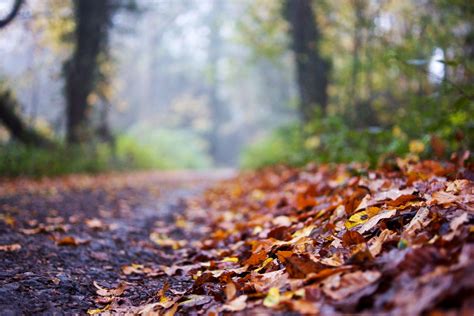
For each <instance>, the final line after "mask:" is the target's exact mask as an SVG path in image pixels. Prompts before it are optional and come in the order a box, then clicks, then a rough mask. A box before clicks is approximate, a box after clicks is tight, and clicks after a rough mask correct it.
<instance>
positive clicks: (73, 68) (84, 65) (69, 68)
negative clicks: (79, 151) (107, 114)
mask: <svg viewBox="0 0 474 316" xmlns="http://www.w3.org/2000/svg"><path fill="white" fill-rule="evenodd" d="M74 14H75V21H76V30H75V49H74V53H73V54H72V56H71V59H70V60H68V61H67V62H66V63H65V75H66V85H65V94H66V103H67V109H66V113H67V126H66V129H67V141H68V143H69V144H76V143H82V142H86V141H88V140H89V138H90V134H91V131H90V130H88V125H89V114H88V112H89V104H88V103H87V98H88V96H89V95H90V94H91V93H92V92H93V91H94V88H95V86H96V84H97V81H98V77H99V61H98V57H99V55H100V53H101V52H103V51H104V49H105V48H106V47H107V35H108V27H109V24H110V17H111V7H110V3H109V0H100V1H98V0H75V1H74Z"/></svg>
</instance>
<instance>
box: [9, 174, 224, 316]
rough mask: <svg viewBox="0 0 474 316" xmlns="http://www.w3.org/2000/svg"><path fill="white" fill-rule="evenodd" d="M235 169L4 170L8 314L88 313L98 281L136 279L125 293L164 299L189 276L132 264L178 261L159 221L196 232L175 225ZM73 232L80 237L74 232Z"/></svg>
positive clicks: (125, 298)
mask: <svg viewBox="0 0 474 316" xmlns="http://www.w3.org/2000/svg"><path fill="white" fill-rule="evenodd" d="M230 174H231V172H229V171H216V172H141V173H135V174H114V175H102V176H96V177H94V176H69V177H64V178H58V179H46V180H41V181H35V180H28V179H26V180H25V179H16V180H0V216H1V217H0V245H11V244H19V245H20V246H21V248H20V249H19V250H16V251H0V315H21V314H45V315H49V314H63V313H66V314H85V313H86V312H87V310H89V309H92V308H97V306H98V303H97V301H96V299H97V295H96V291H97V287H96V286H95V285H94V282H96V284H97V285H99V286H101V287H104V288H115V287H117V286H118V284H119V283H124V284H126V285H127V288H126V290H125V293H124V294H123V295H122V296H121V298H120V301H119V302H118V303H117V304H119V305H124V306H139V305H143V304H146V303H147V302H149V301H152V300H153V299H156V295H157V293H158V291H159V290H160V289H161V288H162V287H163V284H164V283H165V282H168V283H169V284H170V285H171V286H172V287H173V289H178V290H179V289H180V288H182V289H183V290H184V289H186V288H189V287H190V286H191V283H190V281H189V279H185V278H184V277H183V278H181V277H179V276H177V277H167V276H164V275H162V274H160V275H157V276H147V277H143V275H139V274H138V275H137V274H129V275H126V274H124V273H123V270H122V269H123V267H125V266H130V265H132V264H141V265H145V266H147V267H152V268H153V267H158V266H160V265H171V264H172V263H173V261H174V260H175V257H174V256H173V255H172V251H173V250H172V249H168V248H166V247H161V246H159V245H157V244H156V243H154V242H153V241H152V240H150V234H151V233H152V232H153V231H156V230H157V229H158V230H160V229H161V230H166V231H167V232H168V233H169V234H170V236H171V237H176V238H182V239H190V238H196V236H198V235H199V232H198V231H196V232H188V233H186V232H183V231H182V230H180V229H179V228H178V227H175V223H176V220H177V218H179V214H180V213H181V212H183V210H184V208H185V205H186V203H185V199H186V198H187V197H190V196H193V195H196V194H199V193H200V192H201V191H202V190H204V189H205V188H206V187H208V186H210V185H212V184H215V183H216V181H218V180H220V179H222V178H225V177H228V176H229V175H230ZM70 237H72V240H73V242H71V238H70Z"/></svg>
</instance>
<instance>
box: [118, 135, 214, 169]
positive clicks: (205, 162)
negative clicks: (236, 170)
mask: <svg viewBox="0 0 474 316" xmlns="http://www.w3.org/2000/svg"><path fill="white" fill-rule="evenodd" d="M117 153H118V156H119V157H120V159H122V160H124V161H125V162H126V165H131V166H133V167H134V168H136V169H137V168H138V169H150V168H158V169H180V168H181V169H182V168H206V167H209V166H210V165H211V159H210V158H209V156H208V155H207V153H206V148H205V143H204V141H203V140H202V139H200V138H199V137H198V136H197V135H196V134H194V133H191V132H189V131H186V130H175V129H164V128H160V129H150V128H147V127H144V126H137V127H135V128H132V129H131V131H130V132H129V133H128V135H126V136H125V135H124V136H122V137H120V138H119V139H118V142H117Z"/></svg>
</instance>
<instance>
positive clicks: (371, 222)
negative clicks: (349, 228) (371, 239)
mask: <svg viewBox="0 0 474 316" xmlns="http://www.w3.org/2000/svg"><path fill="white" fill-rule="evenodd" d="M395 214H397V210H389V211H384V212H381V213H379V214H377V215H375V216H374V217H372V218H370V219H369V220H368V221H367V222H365V223H364V224H363V225H362V227H360V228H359V229H358V230H357V231H358V232H359V233H360V234H363V233H365V232H367V231H369V230H371V229H372V228H373V227H374V226H375V225H377V224H378V222H379V221H381V220H382V219H386V218H391V217H393V216H394V215H395Z"/></svg>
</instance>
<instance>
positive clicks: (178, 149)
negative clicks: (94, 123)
mask: <svg viewBox="0 0 474 316" xmlns="http://www.w3.org/2000/svg"><path fill="white" fill-rule="evenodd" d="M210 165H211V162H210V159H209V158H208V156H207V154H206V152H205V147H204V144H203V143H202V141H201V140H200V139H199V138H198V137H197V136H195V135H193V134H191V133H187V132H183V131H173V130H161V129H160V130H155V131H146V130H138V129H137V130H134V131H132V132H131V133H129V134H124V135H119V136H118V137H117V139H116V145H115V148H112V147H111V146H109V145H107V144H90V145H87V146H75V147H70V146H69V147H66V146H61V145H60V146H58V147H57V148H55V149H54V150H51V149H41V148H36V147H27V146H24V145H21V144H18V143H10V144H6V145H2V146H0V176H8V177H12V176H33V177H41V176H55V175H61V174H69V173H97V172H103V171H108V170H130V169H184V168H205V167H209V166H210Z"/></svg>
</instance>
